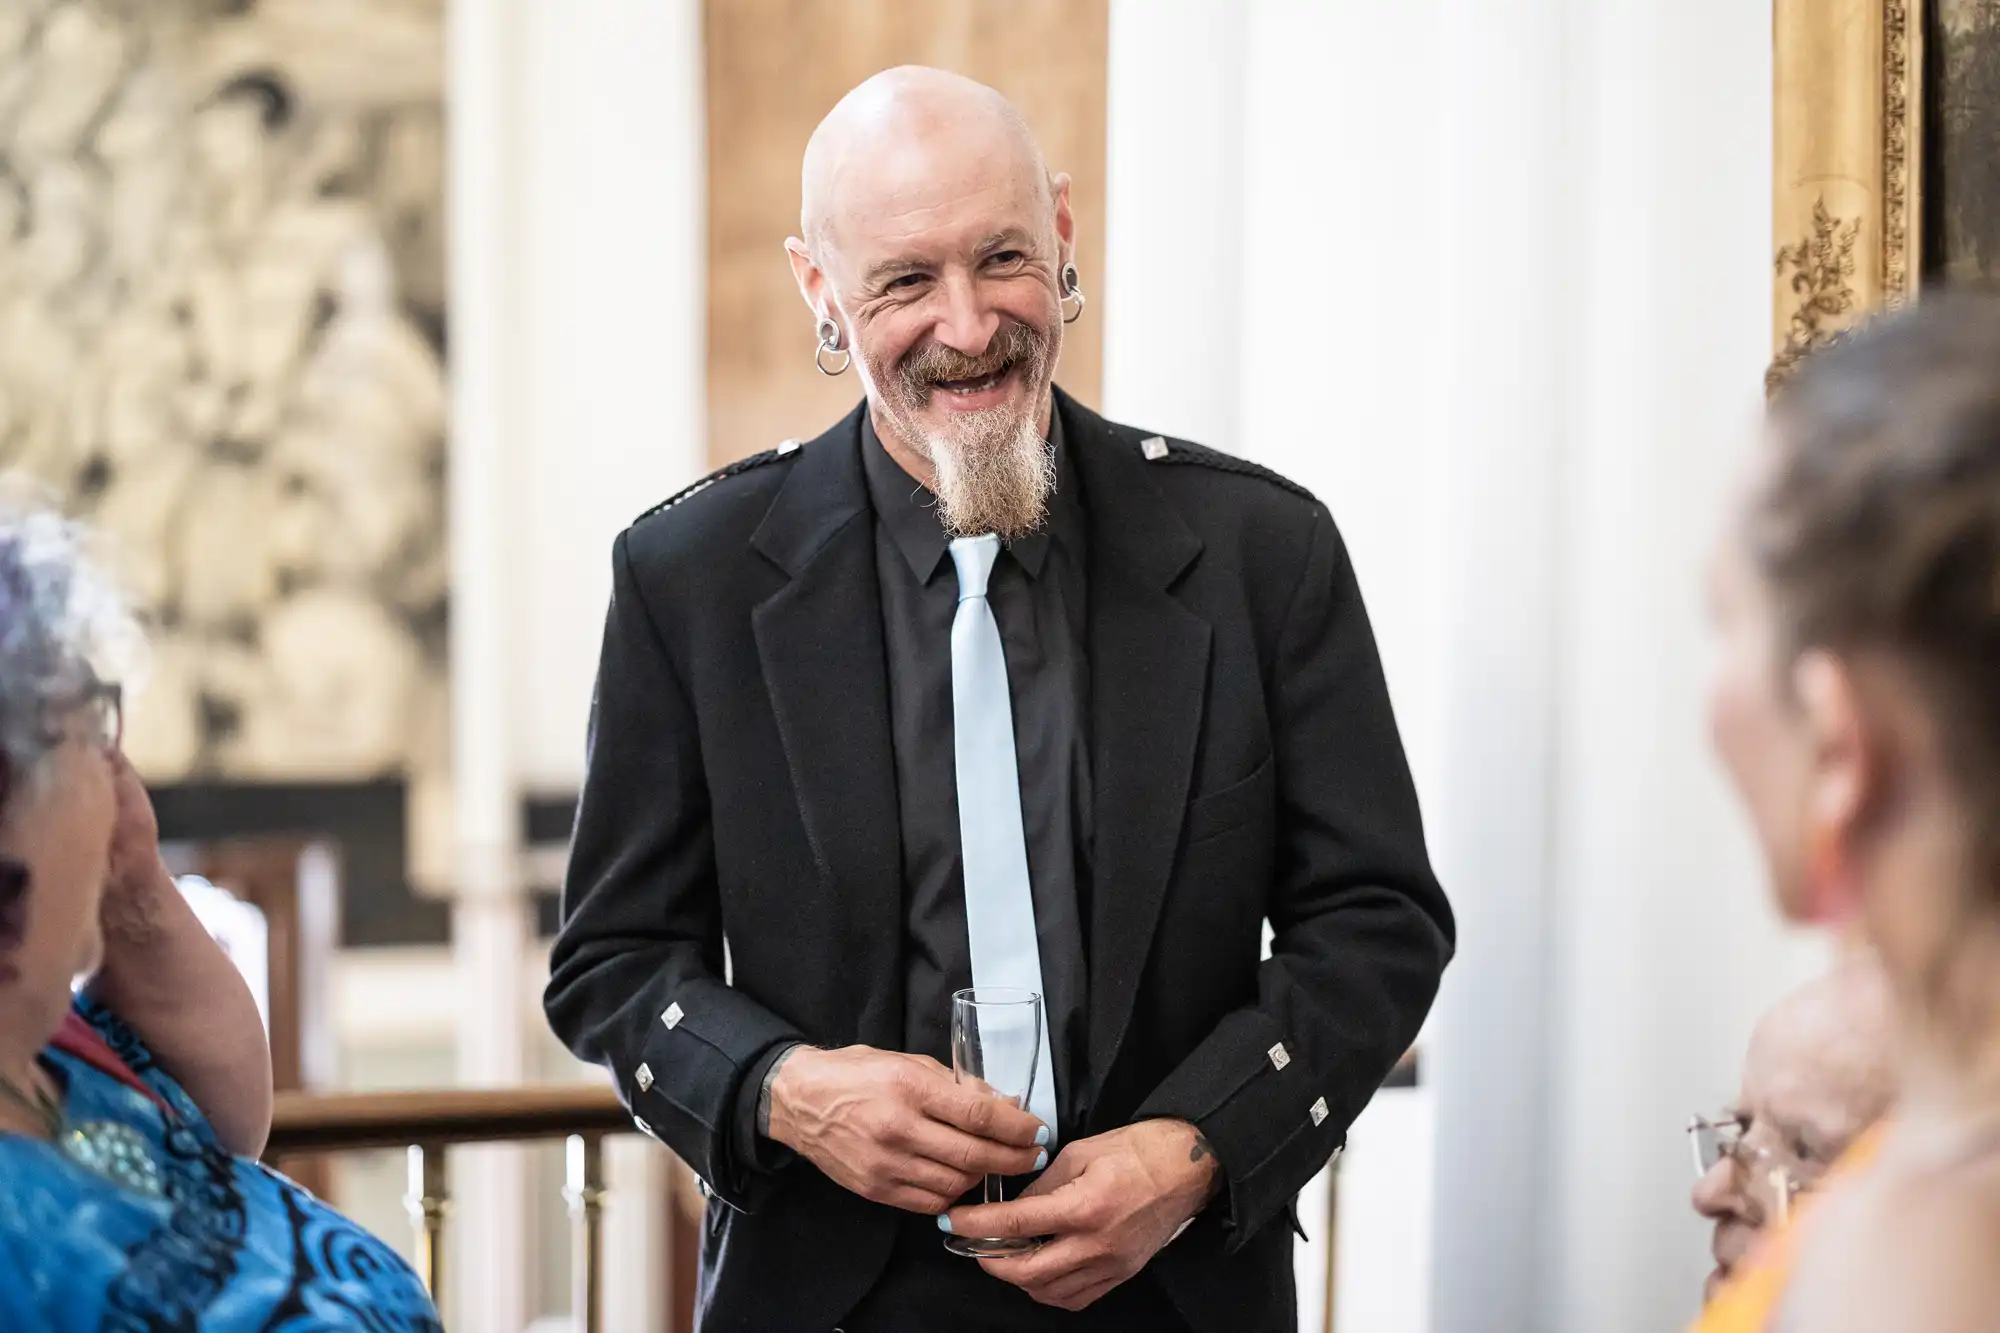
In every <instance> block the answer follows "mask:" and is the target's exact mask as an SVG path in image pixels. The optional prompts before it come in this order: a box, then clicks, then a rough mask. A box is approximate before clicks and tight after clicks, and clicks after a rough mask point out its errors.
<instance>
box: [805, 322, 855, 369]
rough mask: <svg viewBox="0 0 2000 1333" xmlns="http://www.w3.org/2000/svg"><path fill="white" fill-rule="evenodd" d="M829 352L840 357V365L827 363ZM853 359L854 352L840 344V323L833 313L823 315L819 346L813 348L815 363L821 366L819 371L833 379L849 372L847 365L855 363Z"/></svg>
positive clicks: (820, 324) (820, 325) (820, 323)
mask: <svg viewBox="0 0 2000 1333" xmlns="http://www.w3.org/2000/svg"><path fill="white" fill-rule="evenodd" d="M829 353H832V354H834V355H836V356H838V357H839V358H840V364H839V365H835V366H829V365H828V364H827V362H826V358H827V355H828V354H829ZM853 361H854V353H853V352H850V351H848V350H847V349H846V348H844V347H842V346H841V345H840V325H839V324H837V323H835V322H834V318H833V316H832V315H821V316H820V320H819V346H818V347H815V348H814V349H813V364H814V365H815V366H818V367H819V373H820V374H822V375H824V376H826V377H827V378H828V379H832V378H833V377H834V376H836V375H844V374H846V373H847V367H848V366H849V365H851V364H853Z"/></svg>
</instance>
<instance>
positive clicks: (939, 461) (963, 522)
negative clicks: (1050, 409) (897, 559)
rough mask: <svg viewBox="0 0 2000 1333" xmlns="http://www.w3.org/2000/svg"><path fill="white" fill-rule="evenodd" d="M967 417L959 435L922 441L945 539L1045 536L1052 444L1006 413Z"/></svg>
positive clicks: (1052, 485) (945, 434) (1053, 481)
mask: <svg viewBox="0 0 2000 1333" xmlns="http://www.w3.org/2000/svg"><path fill="white" fill-rule="evenodd" d="M967 415H968V418H969V419H967V420H965V421H964V423H963V425H962V426H960V428H959V429H957V430H953V431H950V432H940V433H937V434H925V435H924V436H923V437H922V439H921V447H922V448H923V450H924V452H925V453H926V454H927V455H928V456H929V458H930V462H931V467H932V468H933V470H934V471H935V472H936V474H937V477H936V480H937V486H936V490H937V499H938V518H939V520H940V521H941V522H942V523H943V525H944V530H945V535H946V536H949V537H980V536H984V535H985V534H987V533H989V532H990V533H993V534H994V535H996V536H998V537H999V538H1000V539H1001V540H1002V541H1013V540H1014V539H1015V538H1017V537H1025V536H1027V535H1028V534H1029V533H1031V532H1035V531H1038V530H1040V528H1041V526H1042V524H1043V522H1044V521H1045V520H1046V519H1047V517H1048V508H1049V496H1050V495H1051V494H1053V493H1054V491H1055V485H1056V462H1055V455H1054V454H1053V452H1052V451H1051V450H1050V449H1049V446H1048V442H1047V441H1046V440H1044V439H1043V438H1042V436H1041V432H1040V431H1038V430H1036V429H1035V423H1034V420H1033V419H1032V418H1029V417H1017V416H1016V415H1015V414H1014V413H1013V412H1012V411H1009V410H1007V409H1000V410H996V411H992V412H978V413H969V414H967Z"/></svg>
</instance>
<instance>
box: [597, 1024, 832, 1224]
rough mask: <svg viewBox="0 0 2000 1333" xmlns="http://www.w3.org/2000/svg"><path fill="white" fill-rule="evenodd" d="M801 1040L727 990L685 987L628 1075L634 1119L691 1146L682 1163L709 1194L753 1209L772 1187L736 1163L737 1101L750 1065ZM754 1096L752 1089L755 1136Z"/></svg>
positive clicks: (651, 1130) (653, 1028) (658, 1135)
mask: <svg viewBox="0 0 2000 1333" xmlns="http://www.w3.org/2000/svg"><path fill="white" fill-rule="evenodd" d="M802 1039H803V1034H802V1033H800V1032H798V1031H796V1030H795V1029H793V1028H792V1027H791V1026H790V1025H789V1024H787V1023H785V1022H784V1021H783V1020H782V1019H780V1018H778V1017H777V1015H775V1014H772V1013H770V1012H769V1011H768V1010H766V1009H764V1008H763V1007H762V1006H761V1005H757V1004H752V1003H748V1002H745V1001H743V1000H742V999H741V997H739V996H737V995H736V994H735V993H734V992H732V991H729V990H728V989H727V988H725V987H721V986H714V987H699V988H690V989H689V992H688V994H687V998H686V999H685V1000H684V1001H682V1000H676V1001H672V1002H670V1003H669V1004H668V1005H667V1007H666V1008H665V1009H664V1010H662V1011H661V1013H660V1014H659V1015H658V1016H657V1017H656V1018H655V1020H654V1021H653V1022H652V1024H651V1025H650V1030H649V1032H648V1035H647V1038H646V1041H645V1044H644V1045H643V1046H642V1047H641V1049H640V1063H639V1066H638V1067H637V1069H635V1070H633V1071H631V1072H630V1073H629V1074H628V1075H627V1079H628V1086H627V1097H628V1104H629V1105H630V1106H631V1108H632V1115H633V1119H634V1120H635V1121H636V1123H637V1124H638V1127H639V1128H640V1129H641V1130H643V1131H645V1132H646V1133H648V1134H651V1135H652V1136H653V1137H655V1138H657V1139H660V1140H661V1141H662V1142H665V1143H668V1144H672V1145H692V1146H694V1147H695V1149H696V1152H695V1155H694V1156H689V1157H687V1163H688V1165H689V1166H690V1167H692V1168H693V1169H694V1171H695V1173H696V1175H698V1176H699V1177H700V1178H701V1181H702V1183H703V1184H704V1185H705V1186H706V1187H707V1188H708V1190H709V1191H710V1192H711V1193H712V1194H714V1195H715V1196H716V1197H718V1198H720V1199H721V1200H722V1201H723V1202H724V1203H727V1204H729V1205H730V1206H732V1207H734V1208H739V1209H742V1210H743V1211H745V1212H750V1211H754V1210H755V1208H756V1206H757V1203H758V1202H759V1200H760V1199H761V1197H762V1195H763V1194H764V1193H767V1192H768V1190H767V1189H764V1188H762V1186H765V1185H768V1184H769V1183H770V1182H769V1178H768V1177H767V1176H763V1175H760V1174H759V1173H757V1172H755V1171H751V1170H747V1169H745V1164H744V1163H743V1162H741V1161H740V1160H737V1157H736V1153H735V1148H736V1129H737V1123H736V1115H735V1113H736V1111H737V1109H738V1100H739V1098H740V1097H741V1096H742V1094H743V1090H744V1086H745V1084H746V1082H747V1080H748V1075H749V1073H750V1071H751V1069H752V1068H753V1067H755V1066H756V1065H758V1064H759V1063H761V1061H762V1060H763V1058H764V1057H766V1056H770V1055H773V1053H774V1052H775V1051H777V1050H778V1049H779V1048H781V1047H784V1046H788V1045H791V1044H793V1043H795V1042H798V1041H800V1040H802ZM756 1093H757V1089H756V1086H755V1085H754V1084H753V1085H751V1086H750V1088H749V1095H750V1099H751V1108H752V1116H753V1119H752V1122H751V1124H752V1129H753V1131H754V1128H755V1120H754V1115H755V1105H756ZM684 1155H685V1154H684Z"/></svg>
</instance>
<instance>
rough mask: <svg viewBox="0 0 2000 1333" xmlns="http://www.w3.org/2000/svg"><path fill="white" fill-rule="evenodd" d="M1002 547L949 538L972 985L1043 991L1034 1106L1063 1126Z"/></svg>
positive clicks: (991, 541)
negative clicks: (996, 583) (1010, 685)
mask: <svg viewBox="0 0 2000 1333" xmlns="http://www.w3.org/2000/svg"><path fill="white" fill-rule="evenodd" d="M999 555H1000V539H999V538H998V537H995V536H991V535H988V536H985V537H960V538H959V539H958V540H957V541H954V542H953V543H952V544H951V563H952V565H953V567H954V568H956V569H957V570H958V613H957V614H956V615H955V616H953V618H952V622H951V720H952V740H953V743H954V746H955V749H956V756H957V764H958V838H959V847H960V851H961V853H962V855H963V860H964V867H965V926H966V936H967V939H968V941H969V942H970V944H971V946H972V984H973V985H975V986H1010V987H1014V988H1016V989H1019V990H1029V991H1033V992H1035V993H1036V994H1037V995H1040V996H1041V997H1042V1010H1043V1022H1042V1027H1041V1050H1040V1051H1039V1052H1038V1053H1037V1054H1036V1057H1035V1085H1034V1090H1033V1092H1031V1093H1030V1094H1029V1096H1028V1110H1030V1111H1031V1112H1033V1113H1034V1114H1035V1115H1037V1116H1039V1117H1041V1120H1042V1123H1043V1124H1045V1125H1047V1126H1048V1127H1049V1133H1050V1135H1051V1136H1053V1135H1054V1134H1055V1133H1056V1084H1055V1069H1054V1067H1053V1065H1051V1063H1050V1061H1049V1027H1048V1021H1047V1014H1048V992H1046V991H1044V990H1043V989H1042V953H1041V946H1040V945H1039V944H1038V943H1037V942H1036V938H1035V895H1034V892H1033V890H1032V889H1030V887H1029V884H1028V840H1027V837H1026V835H1025V834H1024V833H1023V832H1022V829H1021V779H1020V771H1019V769H1018V767H1017V766H1016V763H1015V759H1014V705H1013V701H1012V700H1011V699H1010V698H1009V696H1008V693H1007V658H1006V655H1005V654H1004V653H1002V652H1001V649H1000V626H999V625H998V624H997V623H996V622H995V621H994V619H993V607H992V605H991V604H990V603H989V602H988V601H987V600H986V581H987V579H988V578H989V577H991V575H992V573H993V562H994V560H996V559H997V558H998V557H999Z"/></svg>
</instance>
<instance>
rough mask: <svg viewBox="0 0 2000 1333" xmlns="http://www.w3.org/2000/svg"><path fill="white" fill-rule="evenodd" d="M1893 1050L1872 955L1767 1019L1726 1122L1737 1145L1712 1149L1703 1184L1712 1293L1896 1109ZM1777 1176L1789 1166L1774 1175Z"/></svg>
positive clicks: (1798, 994)
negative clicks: (1800, 1196) (1710, 1230)
mask: <svg viewBox="0 0 2000 1333" xmlns="http://www.w3.org/2000/svg"><path fill="white" fill-rule="evenodd" d="M1892 1050H1893V1038H1892V1027H1891V1016H1890V999H1889V987H1888V984H1887V982H1886V980H1885V979H1884V978H1883V976H1882V970H1881V968H1880V966H1879V965H1877V964H1876V963H1875V961H1874V960H1873V958H1872V957H1870V956H1868V955H1866V954H1857V955H1855V956H1853V957H1851V958H1848V959H1846V960H1844V961H1843V962H1842V963H1841V964H1840V965H1839V966H1838V967H1836V968H1834V969H1833V970H1832V971H1831V972H1829V973H1827V974H1826V975H1825V976H1823V977H1820V978H1818V979H1816V980H1814V981H1810V982H1807V983H1806V984H1805V985H1803V986H1801V987H1799V988H1798V989H1797V990H1795V991H1793V992H1792V993H1791V994H1789V995H1787V996H1785V997H1784V998H1783V999H1781V1000H1779V1001H1778V1003H1776V1004H1774V1005H1772V1006H1771V1008H1770V1009H1769V1010H1768V1011H1767V1012H1766V1013H1765V1015H1764V1016H1763V1018H1761V1019H1759V1020H1758V1022H1757V1027H1756V1030H1755V1031H1754V1032H1752V1033H1751V1034H1750V1048H1749V1050H1748V1052H1747V1053H1746V1054H1745V1055H1744V1057H1743V1082H1742V1088H1741V1090H1740V1091H1739V1092H1738V1094H1737V1100H1736V1104H1735V1105H1734V1106H1732V1107H1730V1108H1729V1110H1728V1111H1727V1112H1725V1113H1724V1115H1723V1116H1722V1119H1721V1123H1722V1125H1723V1129H1724V1139H1725V1142H1724V1143H1723V1144H1722V1145H1721V1146H1723V1147H1726V1148H1728V1149H1729V1151H1726V1152H1717V1153H1711V1154H1707V1155H1705V1157H1704V1158H1703V1159H1702V1161H1701V1165H1703V1166H1705V1167H1706V1168H1707V1169H1706V1170H1704V1171H1703V1172H1702V1175H1701V1176H1700V1178H1699V1179H1697V1180H1696V1181H1695V1186H1694V1200H1693V1201H1694V1210H1695V1211H1696V1212H1697V1213H1699V1214H1701V1215H1702V1216H1703V1217H1704V1218H1707V1219H1708V1220H1709V1221H1711V1222H1713V1223H1714V1224H1715V1235H1714V1239H1713V1241H1712V1243H1711V1245H1710V1249H1711V1251H1712V1252H1713V1254H1714V1256H1715V1270H1714V1271H1713V1272H1711V1273H1710V1274H1709V1277H1708V1288H1707V1294H1708V1295H1709V1296H1710V1297H1713V1296H1714V1295H1715V1293H1716V1291H1717V1290H1718V1289H1720V1288H1721V1286H1722V1284H1723V1283H1725V1282H1727V1281H1728V1280H1729V1278H1730V1276H1731V1275H1732V1274H1733V1273H1734V1272H1735V1270H1736V1266H1737V1265H1738V1264H1739V1263H1741V1262H1742V1260H1743V1258H1744V1256H1745V1255H1747V1254H1748V1253H1749V1252H1750V1248H1751V1246H1752V1245H1754V1244H1755V1243H1756V1240H1757V1238H1758V1237H1759V1236H1760V1235H1762V1234H1763V1232H1764V1231H1765V1230H1766V1229H1767V1228H1769V1227H1770V1226H1771V1225H1772V1224H1773V1223H1775V1222H1776V1221H1778V1220H1779V1218H1780V1216H1781V1215H1783V1214H1784V1212H1785V1211H1786V1206H1787V1205H1789V1203H1790V1202H1791V1199H1792V1197H1793V1195H1795V1194H1796V1193H1797V1192H1799V1191H1801V1190H1807V1189H1811V1188H1812V1187H1813V1185H1815V1184H1816V1183H1818V1181H1819V1178H1820V1177H1821V1176H1823V1175H1824V1174H1826V1170H1827V1168H1828V1167H1830V1166H1832V1165H1833V1163H1834V1162H1835V1161H1836V1160H1838V1159H1839V1157H1840V1155H1841V1154H1842V1153H1844V1152H1846V1151H1847V1149H1848V1146H1849V1145H1850V1144H1852V1143H1853V1142H1854V1140H1855V1139H1856V1138H1858V1137H1859V1136H1860V1134H1861V1132H1862V1131H1863V1130H1865V1129H1867V1128H1868V1127H1869V1126H1870V1125H1872V1124H1874V1123H1875V1122H1876V1121H1877V1120H1878V1119H1880V1118H1881V1117H1882V1114H1883V1113H1884V1112H1885V1111H1887V1110H1888V1109H1889V1101H1890V1098H1891V1097H1892V1096H1893V1095H1894V1092H1895V1087H1896V1074H1895V1063H1894V1059H1893V1055H1892ZM1710 1158H1712V1160H1709V1159H1710ZM1774 1173H1782V1174H1781V1175H1778V1177H1777V1179H1775V1180H1774V1179H1773V1175H1774ZM1780 1192H1782V1193H1783V1195H1784V1198H1783V1200H1782V1201H1781V1200H1780V1199H1779V1197H1778V1196H1779V1193H1780Z"/></svg>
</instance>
